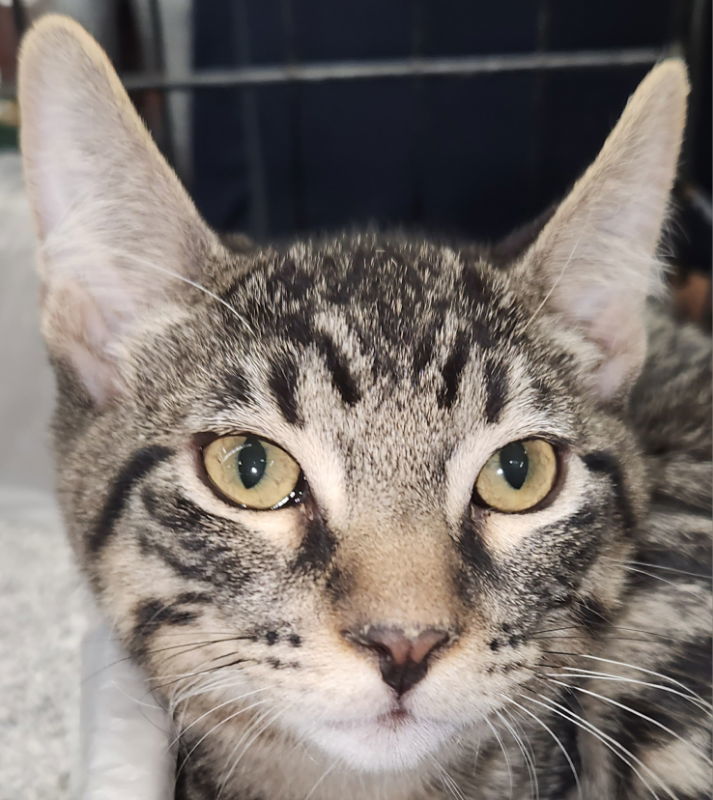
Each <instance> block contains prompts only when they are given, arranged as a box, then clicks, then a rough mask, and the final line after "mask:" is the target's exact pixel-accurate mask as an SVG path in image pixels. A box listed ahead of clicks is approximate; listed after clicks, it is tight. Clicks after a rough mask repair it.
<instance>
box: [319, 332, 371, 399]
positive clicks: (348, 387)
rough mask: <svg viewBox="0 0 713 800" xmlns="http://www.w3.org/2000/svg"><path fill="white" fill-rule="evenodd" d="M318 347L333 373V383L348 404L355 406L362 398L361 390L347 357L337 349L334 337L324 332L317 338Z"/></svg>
mask: <svg viewBox="0 0 713 800" xmlns="http://www.w3.org/2000/svg"><path fill="white" fill-rule="evenodd" d="M317 347H318V348H319V351H320V352H321V353H322V355H323V356H324V360H325V361H326V363H327V369H328V370H329V371H330V372H331V374H332V384H333V385H334V388H335V389H336V390H337V391H338V392H339V394H340V395H341V396H342V400H343V401H344V402H345V403H346V404H347V405H348V406H353V405H355V404H356V403H358V402H359V400H361V392H360V391H359V387H358V386H357V382H356V380H355V379H354V377H353V376H352V374H351V373H350V372H349V367H348V366H347V362H346V359H345V358H344V356H343V355H342V354H341V353H340V352H339V351H338V350H337V347H336V345H335V344H334V342H333V341H332V339H331V338H330V337H329V336H328V335H327V334H326V333H323V334H322V335H321V336H320V337H319V339H318V340H317Z"/></svg>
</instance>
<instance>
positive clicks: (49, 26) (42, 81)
mask: <svg viewBox="0 0 713 800" xmlns="http://www.w3.org/2000/svg"><path fill="white" fill-rule="evenodd" d="M78 76H79V78H81V80H77V77H78ZM685 86H686V85H685V76H684V72H683V70H682V68H681V66H680V65H677V64H676V63H668V64H665V65H662V66H661V67H660V68H659V69H658V70H656V71H654V72H653V73H652V74H651V76H650V77H649V78H647V80H646V81H645V82H644V84H642V86H641V88H640V89H639V90H638V92H637V94H636V96H635V97H634V99H633V100H632V101H631V103H630V105H629V107H628V108H627V110H626V112H625V114H624V116H623V118H622V120H621V121H620V123H619V125H618V126H617V128H616V129H615V131H614V132H613V133H612V135H611V137H610V139H609V140H608V142H607V144H606V145H605V148H604V150H603V151H602V154H601V155H600V157H599V159H598V160H597V161H596V162H595V164H594V165H593V166H592V167H591V168H590V170H589V171H588V173H587V174H586V176H585V177H584V178H583V179H582V180H581V181H580V183H579V184H577V186H576V187H575V188H574V189H573V191H572V193H571V194H570V195H569V197H568V198H567V199H566V200H565V201H564V202H563V203H562V205H561V206H560V207H559V209H558V210H557V211H555V212H554V213H553V215H551V217H550V218H548V220H547V221H546V222H544V223H543V227H542V230H541V232H539V234H535V233H533V237H532V242H529V243H527V246H525V247H524V249H523V250H522V252H519V253H514V254H512V255H511V256H510V258H509V259H506V262H507V263H498V259H497V258H496V257H495V255H494V253H493V252H492V251H490V250H487V249H484V250H482V251H479V250H478V249H477V248H451V247H447V246H444V245H441V244H437V243H434V242H428V241H421V240H417V239H409V238H408V237H404V236H399V235H397V236H390V237H389V236H379V235H376V234H372V233H365V234H361V235H344V236H339V237H334V238H332V239H321V240H317V239H315V240H307V241H302V242H298V243H296V244H294V245H293V246H291V247H288V248H285V249H282V250H278V249H273V248H268V247H252V246H251V245H248V244H245V243H241V245H240V246H239V247H237V248H236V249H234V250H230V249H228V248H227V247H226V246H225V245H224V244H222V243H221V242H220V241H219V240H218V239H217V237H216V236H215V235H214V234H212V233H211V232H210V231H208V230H207V228H205V226H204V225H203V223H202V222H201V221H200V219H199V218H198V216H197V214H196V213H195V211H194V210H193V209H192V206H191V205H190V202H189V201H188V199H187V198H186V197H185V195H184V194H183V192H182V190H181V188H180V186H179V185H178V183H177V181H176V180H175V177H174V176H173V175H172V174H171V173H170V171H169V170H168V169H167V168H166V167H165V165H164V164H163V162H162V161H161V159H160V157H159V156H158V153H157V152H156V151H155V150H154V149H153V145H152V144H151V143H150V142H149V141H148V139H147V137H146V135H145V132H143V130H142V128H141V127H140V125H139V124H138V123H137V120H136V119H135V116H134V115H133V111H132V110H131V109H130V106H129V105H128V101H126V99H125V97H124V95H123V93H122V90H121V88H120V87H119V85H118V82H117V81H116V79H115V77H114V76H113V74H112V73H111V71H110V68H109V67H108V65H107V64H106V62H105V61H104V60H103V56H102V55H101V53H100V52H99V51H98V48H96V45H94V44H93V43H92V42H91V40H89V39H88V38H87V37H86V35H85V34H83V33H81V31H80V30H78V29H77V28H76V26H73V25H71V24H70V23H67V22H64V21H60V20H50V21H48V22H46V23H44V24H42V25H40V26H39V27H38V29H37V30H36V31H35V33H34V34H32V36H31V38H30V40H29V43H27V44H26V45H25V48H24V51H23V61H22V70H21V97H22V100H23V119H24V131H23V150H24V154H25V161H26V167H27V174H28V181H29V185H30V188H31V192H32V193H33V198H34V201H35V208H36V212H37V217H38V223H39V228H40V235H41V237H42V240H43V250H42V264H43V271H44V275H45V283H46V289H45V297H44V321H43V325H44V330H45V335H46V338H47V340H48V343H49V346H50V351H51V353H52V357H53V360H54V363H55V366H56V369H57V373H58V380H59V386H60V405H59V408H58V413H57V417H56V421H55V436H56V444H57V453H58V467H59V469H58V484H59V495H60V499H61V502H62V506H63V510H64V514H65V518H66V521H67V526H68V530H69V534H70V537H71V539H72V542H73V544H74V547H75V550H76V552H77V556H78V559H79V561H80V563H81V564H82V567H83V569H84V571H85V574H86V575H87V576H88V578H89V580H90V582H91V583H92V586H93V588H94V590H95V592H96V594H97V596H98V598H99V600H100V602H101V604H102V607H103V608H104V610H105V612H106V613H107V615H108V616H109V618H110V620H111V622H112V624H113V625H114V627H115V629H116V631H117V632H118V634H119V635H120V637H121V639H122V641H123V642H124V644H125V646H126V647H127V648H128V649H129V651H130V652H131V654H132V656H133V657H134V659H135V660H136V661H137V662H138V663H140V664H141V665H142V666H143V667H144V668H145V670H146V673H147V676H148V679H149V685H150V686H151V687H152V688H153V689H154V690H155V692H156V694H157V696H158V697H159V698H160V699H161V700H162V701H163V702H164V703H165V705H166V706H167V708H168V709H169V710H170V712H171V713H172V714H173V716H174V719H175V721H176V728H177V733H178V734H179V735H180V752H179V757H178V768H177V772H178V788H177V797H179V798H183V799H185V800H209V798H210V799H211V800H212V799H213V798H218V797H219V798H222V800H306V798H309V799H310V800H333V799H334V798H335V797H340V798H344V800H366V799H367V798H370V799H371V798H380V797H381V798H384V800H440V798H448V797H454V798H465V800H491V799H492V800H495V798H498V799H499V798H503V797H509V796H510V795H512V797H513V798H529V797H537V796H539V797H540V798H542V800H559V798H574V797H577V796H578V795H579V793H580V792H581V796H582V797H583V798H584V800H599V799H600V798H621V799H622V800H623V798H627V800H629V799H630V798H644V797H660V798H664V797H669V798H678V800H692V798H703V797H705V796H707V793H708V791H709V789H710V760H709V758H708V753H709V751H710V742H709V737H708V729H709V720H710V716H709V711H710V705H709V703H710V697H709V695H708V692H707V688H706V687H707V685H708V683H709V681H708V679H707V678H708V670H709V667H708V666H706V658H707V656H708V655H709V651H710V639H709V634H710V583H709V581H707V576H708V575H709V574H710V554H709V542H710V540H709V536H710V520H709V511H708V509H709V503H710V456H711V439H710V425H709V414H710V411H709V409H710V347H709V342H708V340H707V339H706V338H705V337H704V336H703V335H702V334H700V333H698V332H696V331H695V330H693V329H692V328H687V327H681V326H678V325H676V324H674V323H672V322H671V321H670V320H668V319H667V317H666V315H665V313H664V312H662V311H661V310H660V309H659V310H652V311H651V312H650V313H649V314H648V322H647V321H645V318H646V317H647V313H646V312H645V296H646V293H647V289H648V287H649V283H650V282H651V280H652V278H651V276H652V275H655V273H656V269H655V267H654V260H653V256H654V252H655V248H656V243H657V240H658V237H659V231H660V227H661V224H662V221H663V217H664V213H665V206H666V199H667V194H668V191H669V189H670V185H671V181H672V180H673V175H674V172H675V164H676V158H677V152H678V145H679V141H680V135H681V129H682V124H683V113H684V112H683V109H684V99H685V92H686V88H685ZM87 107H90V108H92V109H93V111H94V114H93V116H92V125H91V126H89V129H88V128H87V126H86V125H84V123H83V121H82V118H81V112H82V111H83V110H84V109H85V108H87ZM68 109H69V111H68ZM48 130H52V131H53V136H51V137H48V136H47V135H45V134H46V131H48ZM57 130H59V131H60V135H58V136H55V135H54V132H56V131H57ZM109 141H111V142H112V149H111V151H110V152H108V151H107V143H108V142H109ZM58 142H59V144H58ZM98 171H100V172H101V175H102V179H101V181H97V180H96V174H97V172H98ZM632 198H633V199H632ZM496 263H497V266H496ZM654 283H655V278H654ZM647 327H648V329H649V336H648V338H649V349H648V360H646V363H644V362H645V353H646V328H647ZM238 440H239V441H240V442H241V444H240V445H239V447H234V443H235V441H238ZM221 442H228V443H229V445H226V447H228V446H229V447H231V448H232V449H231V450H230V452H227V450H226V451H225V455H224V456H221V459H223V460H220V459H219V461H218V462H216V461H212V460H211V456H210V454H211V452H213V450H214V449H215V447H216V444H217V445H220V443H221ZM261 443H262V444H261ZM265 447H267V448H268V450H265ZM513 447H514V448H515V450H513ZM251 448H252V450H251ZM255 448H257V451H259V452H261V453H263V456H262V457H263V458H264V459H266V458H267V457H266V456H264V453H265V452H269V453H275V454H276V455H274V456H273V455H271V456H270V459H273V460H271V461H270V460H264V461H263V462H260V464H258V462H257V461H256V462H251V463H252V464H253V466H252V467H251V469H255V470H257V472H255V474H258V472H259V474H260V475H263V473H262V472H260V470H263V469H267V467H264V464H265V463H269V465H270V466H269V469H273V470H274V469H276V467H275V464H277V465H280V464H281V465H282V469H283V473H279V471H278V472H277V473H275V475H274V476H273V475H272V473H265V474H267V475H268V478H269V481H272V483H271V484H265V485H270V486H272V485H273V484H274V486H279V485H280V481H281V480H283V477H280V475H284V474H286V475H288V476H289V475H293V478H292V479H291V482H290V483H289V486H288V490H289V493H288V491H287V490H286V491H285V492H283V493H282V494H283V495H284V497H282V499H281V496H275V497H274V498H273V500H272V501H270V502H269V503H267V504H262V505H261V504H257V505H255V504H253V505H251V503H250V502H248V501H242V500H241V501H240V503H238V501H237V500H236V499H235V497H237V496H240V497H242V496H243V495H240V494H239V495H235V496H233V495H232V494H231V492H233V491H239V492H245V491H247V490H248V489H251V490H252V488H253V485H254V484H252V483H251V481H252V478H250V475H248V473H247V472H246V473H243V472H240V475H241V476H243V475H246V476H247V477H246V478H245V479H244V478H243V477H241V478H240V480H241V481H243V483H242V484H241V486H240V487H238V488H237V489H236V485H235V481H236V480H237V478H236V475H237V470H238V469H240V470H242V469H243V467H242V466H240V463H241V462H239V461H238V462H237V463H238V467H236V468H235V470H236V472H235V474H233V472H231V473H230V476H231V477H230V481H228V482H227V483H225V484H222V483H221V482H220V481H221V480H222V478H224V477H225V476H224V475H222V473H220V471H218V472H217V473H215V472H214V470H215V469H216V463H219V465H220V467H219V470H220V468H222V465H223V464H224V463H231V464H232V462H228V461H227V459H228V458H229V457H232V456H233V454H234V453H236V452H237V453H238V454H240V453H242V452H243V449H244V452H245V453H248V452H257V451H256V450H255ZM270 448H273V449H270ZM506 452H507V453H508V454H510V455H508V456H507V458H505V456H504V455H503V453H506ZM513 453H515V455H513ZM523 453H524V455H523ZM518 454H519V455H518ZM516 456H517V457H516ZM239 457H240V458H243V456H242V455H240V456H239ZM496 457H498V458H499V459H500V461H499V462H497V463H496V462H495V461H493V459H495V458H496ZM236 458H237V457H236ZM245 458H247V456H245ZM504 459H505V460H504ZM498 463H499V464H500V467H499V468H497V469H495V468H492V469H491V468H490V465H492V464H495V466H496V467H497V464H498ZM256 464H257V466H255V465H256ZM261 464H262V465H261ZM258 467H259V469H258ZM294 470H296V471H297V472H293V471H294ZM512 470H515V472H512ZM518 470H520V472H518ZM297 473H299V478H295V477H294V475H297ZM216 475H217V477H216ZM509 475H512V476H514V477H513V478H512V480H511V478H510V477H507V476H509ZM503 476H505V477H503ZM248 478H250V479H249V480H248ZM257 480H258V483H257V490H256V491H258V493H259V492H260V491H262V490H261V489H260V486H261V484H260V481H262V480H263V478H262V477H259V478H258V479H257ZM245 481H247V482H245ZM538 481H540V483H538ZM243 484H244V485H243ZM249 496H251V497H256V496H258V495H255V494H253V495H249ZM260 496H261V495H260ZM523 498H524V499H523ZM278 501H279V502H278ZM255 502H257V501H255ZM246 505H247V507H245V506H246ZM268 508H269V509H270V510H251V509H268Z"/></svg>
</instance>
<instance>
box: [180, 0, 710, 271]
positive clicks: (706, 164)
mask: <svg viewBox="0 0 713 800" xmlns="http://www.w3.org/2000/svg"><path fill="white" fill-rule="evenodd" d="M193 20H194V36H195V39H194V48H195V50H194V54H195V66H196V68H197V69H207V68H216V67H227V66H235V65H245V64H274V63H285V62H288V63H289V62H297V63H300V62H316V61H328V60H329V61H331V60H334V61H337V60H345V59H354V60H367V59H402V58H408V57H409V56H414V55H415V56H430V57H438V56H463V55H465V56H467V55H480V54H492V53H531V52H535V51H581V50H612V49H618V48H630V47H637V48H640V47H651V46H653V47H655V48H657V49H660V50H661V51H662V52H663V50H664V48H666V47H667V46H670V45H671V43H676V44H677V46H678V48H679V49H680V50H682V51H683V53H684V54H685V55H686V56H687V58H688V60H689V63H690V64H691V67H692V78H693V81H694V97H693V101H694V102H693V104H692V109H691V112H692V116H691V120H690V123H691V124H690V127H689V132H688V142H687V147H686V151H685V154H684V160H683V169H682V181H681V186H680V187H679V190H678V192H677V205H678V207H679V216H678V220H679V225H678V226H677V228H678V235H677V237H676V249H677V254H678V255H679V258H680V260H681V261H682V262H684V264H685V265H686V266H687V267H689V266H692V267H698V268H702V269H707V268H709V265H710V260H711V258H710V219H709V218H708V219H707V218H706V215H705V214H704V213H701V212H699V211H696V210H695V208H693V207H692V204H691V202H690V199H689V193H690V191H691V187H693V191H695V192H700V193H701V194H702V195H703V196H704V197H705V198H710V193H711V113H710V112H711V103H710V91H711V89H710V28H711V18H710V3H709V2H704V3H695V2H680V0H679V1H678V2H676V1H675V0H624V1H623V2H622V0H619V1H618V2H617V0H598V1H597V2H572V0H542V2H532V1H531V0H500V1H499V2H487V3H485V2H473V1H472V0H471V2H468V0H443V1H441V2H438V1H437V0H430V1H427V0H389V2H383V0H356V1H354V0H346V1H341V2H334V0H332V2H329V0H301V1H300V2H293V3H286V2H284V0H257V1H256V2H232V3H226V2H210V0H209V2H202V3H200V4H196V5H195V7H194V12H193ZM648 68H649V67H648V66H635V67H608V68H607V67H605V68H580V69H563V70H557V71H539V72H538V71H529V72H514V73H503V74H494V75H492V74H491V75H475V76H468V77H426V78H424V77H408V78H388V79H383V78H382V79H370V80H353V81H339V82H333V83H321V84H304V83H303V84H288V85H281V86H269V87H260V88H250V89H237V90H236V89H225V88H219V89H203V90H201V91H199V92H198V93H197V94H196V96H195V100H194V103H195V104H194V119H193V124H194V140H193V142H194V149H193V156H194V173H193V174H194V176H195V179H194V181H193V186H192V190H193V194H194V196H195V198H196V201H197V203H198V205H199V206H200V208H201V210H202V211H203V213H204V214H205V215H206V216H207V218H208V220H209V221H210V222H211V223H212V224H214V225H215V226H216V227H218V228H219V229H223V230H242V231H247V232H249V233H251V234H252V235H254V236H257V237H258V238H265V237H266V236H275V235H277V236H284V235H289V234H292V233H294V232H301V231H307V230H314V229H334V228H339V227H342V226H345V225H352V224H363V223H367V222H372V223H373V222H375V223H378V224H379V225H381V226H389V225H394V224H407V225H409V226H415V227H419V228H425V229H427V230H437V231H439V232H443V231H445V232H452V233H457V234H459V235H463V234H464V235H467V236H469V237H473V238H478V239H483V238H484V239H492V238H496V237H498V236H501V235H502V234H504V233H506V232H507V231H508V230H510V229H511V228H513V227H514V226H516V225H518V224H520V223H523V222H525V221H526V220H528V219H529V218H532V217H534V216H536V215H537V214H538V213H539V212H540V211H542V210H543V209H544V208H546V207H547V205H549V204H550V203H551V202H552V201H554V200H555V199H557V198H558V197H560V196H561V195H562V194H563V193H564V192H565V191H566V189H567V187H568V186H569V185H570V184H571V183H572V182H573V180H575V179H576V177H577V176H578V174H579V173H581V171H582V170H583V169H584V168H585V167H586V165H587V164H588V163H589V162H590V161H591V160H592V158H593V157H594V155H595V154H596V152H597V151H598V149H599V147H600V146H601V144H602V143H603V141H604V138H605V137H606V135H607V133H608V131H609V130H610V129H611V127H612V125H613V123H614V122H615V121H616V119H617V117H618V115H619V113H620V112H621V110H622V108H623V106H624V103H625V102H626V98H627V97H628V95H629V94H630V93H631V91H632V90H633V89H634V87H635V86H636V84H637V83H638V81H639V80H640V79H641V78H642V77H643V75H644V74H645V73H646V72H647V71H648ZM255 138H257V139H258V141H257V142H255V141H254V139H255Z"/></svg>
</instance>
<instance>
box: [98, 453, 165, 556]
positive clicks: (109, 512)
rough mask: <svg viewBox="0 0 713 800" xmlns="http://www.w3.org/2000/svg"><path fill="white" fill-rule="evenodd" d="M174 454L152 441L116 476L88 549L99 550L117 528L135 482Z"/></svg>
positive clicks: (135, 454) (132, 457)
mask: <svg viewBox="0 0 713 800" xmlns="http://www.w3.org/2000/svg"><path fill="white" fill-rule="evenodd" d="M172 455H173V451H172V450H169V448H167V447H161V446H160V445H150V446H148V447H142V448H141V449H140V450H137V451H136V452H135V453H134V454H133V455H132V456H131V458H130V459H129V460H128V461H127V462H126V464H124V466H123V467H122V468H121V470H120V471H119V474H118V475H117V476H116V477H115V478H114V481H113V483H112V485H111V490H110V491H109V495H108V497H107V499H106V501H105V503H104V506H103V508H102V510H101V512H100V514H99V517H98V518H97V521H96V523H95V525H94V530H93V532H92V534H91V536H90V537H89V549H90V551H91V552H93V553H97V552H98V551H99V550H101V548H102V547H103V546H104V545H105V544H106V542H107V540H108V539H109V538H110V536H111V535H112V533H113V532H114V526H115V525H116V523H117V522H118V520H119V518H120V517H121V515H122V513H123V511H124V508H125V507H126V503H127V501H128V499H129V496H130V494H131V491H132V490H133V488H134V486H135V485H136V484H137V483H139V482H140V481H141V480H143V478H145V477H146V476H147V475H148V474H149V473H150V472H151V470H153V469H154V468H155V467H157V466H158V465H159V464H160V463H161V462H162V461H165V460H166V459H167V458H169V457H170V456H172Z"/></svg>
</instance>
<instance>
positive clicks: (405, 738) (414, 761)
mask: <svg viewBox="0 0 713 800" xmlns="http://www.w3.org/2000/svg"><path fill="white" fill-rule="evenodd" d="M456 732H457V727H456V726H455V725H449V724H444V723H432V722H419V721H408V722H403V723H400V724H398V725H397V726H394V727H391V726H389V725H385V724H382V723H379V722H377V721H373V722H367V723H364V724H355V725H353V726H349V727H346V728H341V727H332V726H328V725H324V726H320V727H319V728H316V729H315V728H312V729H311V730H310V731H309V733H308V734H307V735H308V737H309V738H310V739H311V740H312V741H313V742H314V743H315V744H316V745H317V746H318V747H319V748H320V749H321V750H323V751H324V752H325V753H326V754H327V755H329V756H331V757H332V758H334V757H336V758H339V759H340V760H341V761H342V762H343V763H344V764H346V765H347V766H349V767H351V768H352V769H355V770H358V771H360V772H394V771H400V770H404V769H413V768H414V767H416V766H417V765H418V764H419V763H420V762H421V761H422V760H423V759H424V758H425V757H427V756H429V755H432V754H433V753H435V752H436V751H437V750H439V749H440V747H441V746H442V745H443V743H444V742H445V741H446V740H447V739H449V738H450V737H451V736H453V735H454V734H455V733H456Z"/></svg>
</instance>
